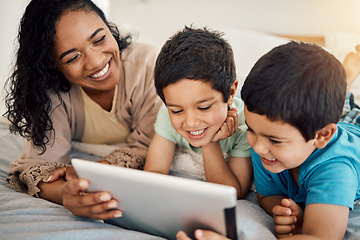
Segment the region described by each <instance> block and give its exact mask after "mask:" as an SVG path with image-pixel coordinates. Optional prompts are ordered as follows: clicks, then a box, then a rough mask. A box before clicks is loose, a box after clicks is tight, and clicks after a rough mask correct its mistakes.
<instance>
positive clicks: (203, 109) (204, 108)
mask: <svg viewBox="0 0 360 240" xmlns="http://www.w3.org/2000/svg"><path fill="white" fill-rule="evenodd" d="M211 106H212V105H209V106H207V107H199V108H198V109H199V110H201V111H206V110H209V109H210V108H211Z"/></svg>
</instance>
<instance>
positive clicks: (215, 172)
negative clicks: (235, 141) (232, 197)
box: [202, 142, 246, 198]
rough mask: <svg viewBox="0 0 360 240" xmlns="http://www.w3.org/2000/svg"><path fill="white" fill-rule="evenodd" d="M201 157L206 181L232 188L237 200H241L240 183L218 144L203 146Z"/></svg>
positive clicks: (212, 143)
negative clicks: (234, 190)
mask: <svg viewBox="0 0 360 240" xmlns="http://www.w3.org/2000/svg"><path fill="white" fill-rule="evenodd" d="M202 156H203V161H204V170H205V177H206V181H208V182H213V183H219V184H224V185H229V186H233V187H235V189H236V191H237V196H238V198H242V197H243V195H244V193H243V192H242V191H241V186H240V183H239V181H238V179H237V178H236V176H235V175H234V173H233V172H232V170H231V168H230V167H229V165H228V164H227V162H226V161H225V159H224V156H223V153H222V150H221V147H220V144H219V143H218V142H211V143H209V144H207V145H206V146H203V147H202ZM245 194H246V193H245Z"/></svg>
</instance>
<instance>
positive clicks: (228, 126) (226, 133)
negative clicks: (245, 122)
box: [212, 108, 239, 142]
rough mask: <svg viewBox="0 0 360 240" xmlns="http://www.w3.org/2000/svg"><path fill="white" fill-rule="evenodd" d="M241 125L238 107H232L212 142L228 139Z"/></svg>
mask: <svg viewBox="0 0 360 240" xmlns="http://www.w3.org/2000/svg"><path fill="white" fill-rule="evenodd" d="M238 127H239V114H238V110H237V109H236V108H232V109H230V110H229V111H228V113H227V117H226V119H225V122H224V123H223V125H221V127H220V129H219V130H218V131H217V133H216V134H215V136H214V138H213V140H212V142H218V141H220V140H222V139H226V138H228V137H230V136H232V135H233V134H234V133H235V132H236V130H237V129H238Z"/></svg>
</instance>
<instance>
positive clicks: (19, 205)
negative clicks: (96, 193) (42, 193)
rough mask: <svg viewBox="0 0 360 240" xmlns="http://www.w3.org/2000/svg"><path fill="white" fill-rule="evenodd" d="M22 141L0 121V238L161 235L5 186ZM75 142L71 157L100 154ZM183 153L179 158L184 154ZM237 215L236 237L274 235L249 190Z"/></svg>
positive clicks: (89, 238)
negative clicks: (90, 215) (76, 213)
mask: <svg viewBox="0 0 360 240" xmlns="http://www.w3.org/2000/svg"><path fill="white" fill-rule="evenodd" d="M23 143H24V139H23V138H21V137H19V136H15V135H12V134H10V133H9V130H8V126H7V125H5V124H0V239H2V240H7V239H11V240H17V239H18V240H25V239H47V240H49V239H50V240H52V239H76V240H82V239H84V240H92V239H94V240H101V239H132V240H137V239H163V238H161V237H158V236H153V235H149V234H146V233H142V232H137V231H132V230H128V229H123V228H120V227H116V226H113V225H110V224H106V223H104V222H103V221H99V220H92V219H88V218H82V217H77V216H74V215H73V214H72V213H71V212H70V211H69V210H67V209H66V208H64V207H63V206H60V205H57V204H54V203H51V202H48V201H46V200H43V199H39V198H35V197H32V196H29V195H26V194H23V193H18V192H15V191H14V190H12V189H10V188H8V187H7V181H6V178H7V176H8V173H7V172H8V169H9V165H10V162H11V161H12V160H13V159H15V158H16V157H17V156H18V155H19V154H20V151H21V148H22V145H23ZM75 145H76V148H77V149H75V148H74V149H73V150H72V152H71V157H76V158H83V159H89V160H96V159H98V158H100V156H98V155H95V154H91V153H88V152H85V150H86V148H87V147H89V146H87V147H86V146H83V145H81V144H75ZM79 149H82V151H80V150H79ZM109 149H110V147H109ZM109 149H108V150H109ZM94 151H95V152H97V153H98V154H100V155H102V154H105V152H103V153H100V152H99V151H100V150H94ZM182 154H183V156H181V157H182V158H184V157H186V154H184V153H182ZM236 215H237V227H238V237H239V239H275V237H274V235H273V232H272V230H271V229H272V219H271V217H270V216H268V215H267V214H266V213H265V212H264V211H263V210H262V209H261V208H260V207H259V206H258V204H257V203H256V201H255V196H254V195H253V194H249V197H248V199H247V200H239V201H238V203H237V212H236Z"/></svg>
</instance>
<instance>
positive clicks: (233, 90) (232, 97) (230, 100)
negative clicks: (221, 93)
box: [227, 79, 239, 106]
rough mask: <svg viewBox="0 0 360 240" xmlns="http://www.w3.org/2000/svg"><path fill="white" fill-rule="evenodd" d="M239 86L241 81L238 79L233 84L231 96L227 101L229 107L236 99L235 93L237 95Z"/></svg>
mask: <svg viewBox="0 0 360 240" xmlns="http://www.w3.org/2000/svg"><path fill="white" fill-rule="evenodd" d="M238 85H239V80H237V79H236V80H235V82H233V84H232V85H231V89H230V96H229V99H228V101H227V105H228V106H230V105H231V104H233V102H234V97H235V93H236V89H237V87H238Z"/></svg>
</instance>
